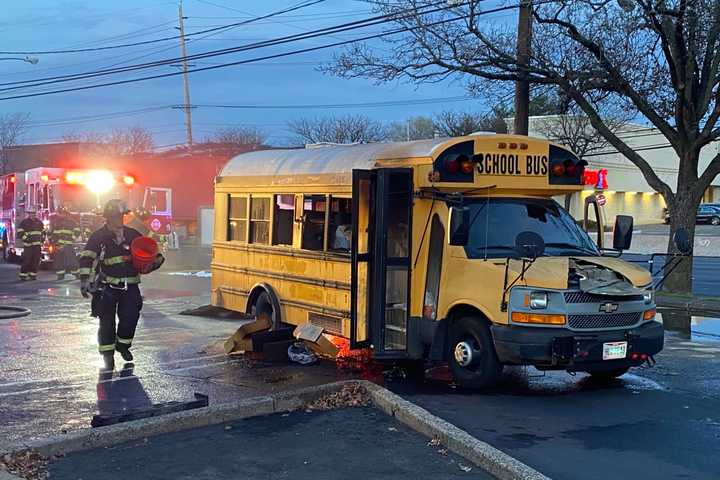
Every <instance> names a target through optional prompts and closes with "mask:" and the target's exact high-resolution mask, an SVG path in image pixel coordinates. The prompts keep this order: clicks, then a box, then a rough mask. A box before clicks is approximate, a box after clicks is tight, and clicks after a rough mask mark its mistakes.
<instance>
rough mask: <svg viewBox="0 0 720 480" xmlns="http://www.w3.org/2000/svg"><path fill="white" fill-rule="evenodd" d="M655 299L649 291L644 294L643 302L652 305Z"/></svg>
mask: <svg viewBox="0 0 720 480" xmlns="http://www.w3.org/2000/svg"><path fill="white" fill-rule="evenodd" d="M653 297H654V295H653V291H652V290H648V291H647V292H645V293H643V301H645V303H648V304H649V303H652V301H653Z"/></svg>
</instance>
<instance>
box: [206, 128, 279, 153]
mask: <svg viewBox="0 0 720 480" xmlns="http://www.w3.org/2000/svg"><path fill="white" fill-rule="evenodd" d="M266 140H267V134H266V133H265V132H263V131H262V130H260V129H257V128H254V127H232V128H223V129H220V130H218V131H217V132H215V134H213V135H212V136H210V137H207V138H206V139H205V141H204V142H203V143H207V144H210V143H222V144H226V145H233V146H237V147H239V148H243V149H246V150H247V149H248V148H257V147H259V146H260V145H262V144H263V143H265V141H266Z"/></svg>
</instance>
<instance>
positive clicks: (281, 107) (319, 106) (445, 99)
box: [175, 95, 472, 110]
mask: <svg viewBox="0 0 720 480" xmlns="http://www.w3.org/2000/svg"><path fill="white" fill-rule="evenodd" d="M471 98H472V97H468V96H466V95H462V96H455V97H443V98H424V99H409V100H389V101H383V102H362V103H330V104H301V105H228V104H196V105H193V107H197V108H234V109H243V110H294V109H298V110H308V109H325V108H332V109H335V108H358V107H395V106H405V105H425V104H433V103H445V102H460V101H466V100H469V99H471ZM175 108H179V107H177V106H176V107H175Z"/></svg>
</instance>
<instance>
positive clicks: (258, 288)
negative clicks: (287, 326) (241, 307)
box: [245, 282, 282, 325]
mask: <svg viewBox="0 0 720 480" xmlns="http://www.w3.org/2000/svg"><path fill="white" fill-rule="evenodd" d="M262 293H267V295H268V297H269V298H270V303H271V304H272V307H273V313H274V315H275V318H274V320H275V321H276V322H277V324H278V325H279V324H280V323H281V322H282V317H281V312H280V300H278V297H277V294H276V293H275V290H273V288H272V287H271V286H270V285H269V284H267V283H264V282H263V283H258V284H256V285H255V286H254V287H253V288H251V289H250V295H249V296H248V301H247V304H246V305H245V313H247V314H248V315H251V314H252V309H253V307H254V306H255V302H257V299H258V297H259V296H260V294H262Z"/></svg>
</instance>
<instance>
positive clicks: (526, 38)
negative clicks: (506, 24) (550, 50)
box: [513, 0, 533, 135]
mask: <svg viewBox="0 0 720 480" xmlns="http://www.w3.org/2000/svg"><path fill="white" fill-rule="evenodd" d="M532 10H533V5H532V0H521V1H520V8H519V12H518V36H517V61H518V67H519V70H520V71H519V72H518V76H519V77H520V79H519V80H518V81H516V82H515V121H514V125H513V133H514V134H515V135H527V134H528V127H529V125H528V124H529V116H530V82H529V80H528V77H529V75H528V71H527V68H528V65H529V63H530V44H531V41H532Z"/></svg>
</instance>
